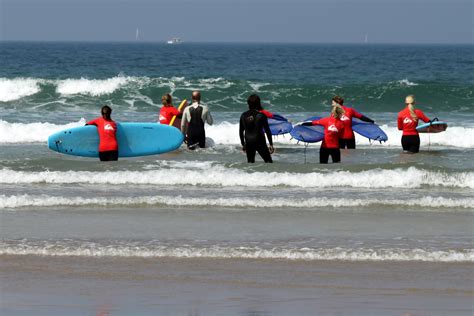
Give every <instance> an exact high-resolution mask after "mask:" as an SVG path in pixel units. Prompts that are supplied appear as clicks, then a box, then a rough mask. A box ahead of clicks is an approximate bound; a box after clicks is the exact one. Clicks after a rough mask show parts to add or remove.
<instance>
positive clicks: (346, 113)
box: [341, 105, 362, 139]
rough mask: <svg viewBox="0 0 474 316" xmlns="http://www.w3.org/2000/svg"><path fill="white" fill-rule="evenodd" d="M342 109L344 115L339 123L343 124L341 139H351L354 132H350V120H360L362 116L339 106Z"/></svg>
mask: <svg viewBox="0 0 474 316" xmlns="http://www.w3.org/2000/svg"><path fill="white" fill-rule="evenodd" d="M341 107H342V108H343V109H344V114H342V116H341V121H342V122H343V123H344V134H343V135H342V137H341V138H343V139H353V138H354V137H355V136H354V132H353V131H352V118H353V117H355V118H358V119H360V118H362V114H360V113H359V112H357V111H356V110H354V109H353V108H349V107H347V106H345V105H341Z"/></svg>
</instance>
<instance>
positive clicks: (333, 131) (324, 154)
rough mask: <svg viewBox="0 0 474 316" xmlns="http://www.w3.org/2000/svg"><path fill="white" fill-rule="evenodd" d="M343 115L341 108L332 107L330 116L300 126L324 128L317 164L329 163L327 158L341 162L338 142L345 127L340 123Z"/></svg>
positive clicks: (337, 106)
mask: <svg viewBox="0 0 474 316" xmlns="http://www.w3.org/2000/svg"><path fill="white" fill-rule="evenodd" d="M343 114H344V110H343V109H342V107H341V106H339V105H336V106H333V108H332V111H331V116H329V117H325V118H322V119H319V120H315V121H311V122H303V123H302V124H301V125H304V126H312V125H321V126H324V138H323V142H322V143H321V148H320V149H319V163H322V164H326V163H328V161H329V156H331V158H332V162H333V163H336V162H341V150H340V149H339V140H340V139H341V137H342V135H344V128H345V125H344V123H343V122H342V121H341V117H342V115H343Z"/></svg>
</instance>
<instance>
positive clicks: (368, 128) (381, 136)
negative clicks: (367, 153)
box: [352, 118, 388, 142]
mask: <svg viewBox="0 0 474 316" xmlns="http://www.w3.org/2000/svg"><path fill="white" fill-rule="evenodd" d="M352 130H353V131H354V132H356V133H357V134H359V135H361V136H364V137H367V138H368V139H369V140H378V141H380V142H386V141H387V140H388V136H387V134H385V132H384V131H383V130H382V129H381V128H380V127H379V126H378V125H377V124H372V123H367V122H363V121H361V120H359V119H356V118H353V119H352Z"/></svg>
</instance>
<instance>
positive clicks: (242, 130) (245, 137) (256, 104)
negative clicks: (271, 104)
mask: <svg viewBox="0 0 474 316" xmlns="http://www.w3.org/2000/svg"><path fill="white" fill-rule="evenodd" d="M247 104H248V107H249V110H248V111H246V112H244V113H242V115H241V116H240V123H239V137H240V142H241V144H242V150H243V151H244V152H245V153H246V154H247V162H250V163H254V162H255V154H256V153H257V152H258V154H259V155H260V157H262V159H263V161H265V162H268V163H272V162H273V160H272V156H271V154H273V152H274V151H275V149H274V148H273V140H272V133H271V131H270V127H269V126H268V119H267V116H266V115H265V114H264V113H262V112H261V111H262V104H261V102H260V97H259V96H258V95H256V94H252V95H251V96H249V97H248V99H247ZM265 134H266V135H267V139H268V143H269V146H268V147H267V142H266V140H265Z"/></svg>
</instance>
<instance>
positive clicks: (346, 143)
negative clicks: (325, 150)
mask: <svg viewBox="0 0 474 316" xmlns="http://www.w3.org/2000/svg"><path fill="white" fill-rule="evenodd" d="M341 107H342V108H343V109H344V114H342V116H341V121H342V122H343V123H344V134H343V135H342V138H340V139H339V148H348V149H355V148H356V143H355V136H354V131H353V130H352V118H353V117H355V118H358V119H359V120H361V121H364V122H369V123H374V121H373V120H371V119H369V118H368V117H366V116H364V115H362V114H360V113H359V112H357V111H356V110H354V109H353V108H350V107H347V106H345V105H341Z"/></svg>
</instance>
